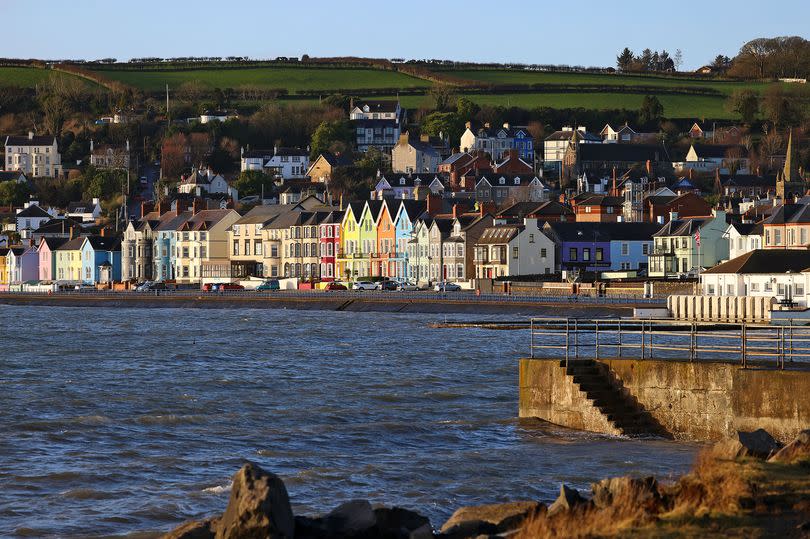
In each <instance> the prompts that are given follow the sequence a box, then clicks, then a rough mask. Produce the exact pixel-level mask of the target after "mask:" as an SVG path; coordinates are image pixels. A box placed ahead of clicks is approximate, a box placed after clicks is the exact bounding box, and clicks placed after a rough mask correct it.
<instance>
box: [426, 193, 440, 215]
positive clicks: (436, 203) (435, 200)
mask: <svg viewBox="0 0 810 539" xmlns="http://www.w3.org/2000/svg"><path fill="white" fill-rule="evenodd" d="M441 211H442V197H440V196H439V195H435V194H433V193H430V194H428V196H427V212H428V214H429V215H431V216H432V215H438V214H439V213H441Z"/></svg>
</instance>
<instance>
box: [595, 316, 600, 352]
mask: <svg viewBox="0 0 810 539" xmlns="http://www.w3.org/2000/svg"><path fill="white" fill-rule="evenodd" d="M594 322H596V359H599V320H594Z"/></svg>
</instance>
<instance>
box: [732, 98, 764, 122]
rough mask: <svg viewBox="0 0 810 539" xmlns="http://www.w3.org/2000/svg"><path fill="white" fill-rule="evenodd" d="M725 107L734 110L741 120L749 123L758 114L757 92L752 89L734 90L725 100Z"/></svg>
mask: <svg viewBox="0 0 810 539" xmlns="http://www.w3.org/2000/svg"><path fill="white" fill-rule="evenodd" d="M726 108H727V109H728V110H729V111H731V112H736V113H737V114H739V115H740V118H742V121H743V122H745V123H747V124H750V123H751V122H753V121H754V120H755V119H756V117H757V115H758V114H759V93H758V92H755V91H754V90H735V91H734V92H733V93H732V94H731V95H730V96H729V98H728V99H727V100H726Z"/></svg>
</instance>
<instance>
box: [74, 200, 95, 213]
mask: <svg viewBox="0 0 810 539" xmlns="http://www.w3.org/2000/svg"><path fill="white" fill-rule="evenodd" d="M95 208H96V204H94V203H93V202H87V201H86V200H80V201H79V202H70V203H68V206H67V211H68V213H92V211H93V210H94V209H95Z"/></svg>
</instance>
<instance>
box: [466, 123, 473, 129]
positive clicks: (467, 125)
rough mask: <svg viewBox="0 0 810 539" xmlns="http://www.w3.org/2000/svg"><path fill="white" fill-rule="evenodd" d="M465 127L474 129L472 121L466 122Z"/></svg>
mask: <svg viewBox="0 0 810 539" xmlns="http://www.w3.org/2000/svg"><path fill="white" fill-rule="evenodd" d="M464 127H466V128H467V129H472V122H464Z"/></svg>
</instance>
